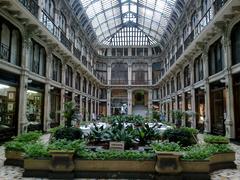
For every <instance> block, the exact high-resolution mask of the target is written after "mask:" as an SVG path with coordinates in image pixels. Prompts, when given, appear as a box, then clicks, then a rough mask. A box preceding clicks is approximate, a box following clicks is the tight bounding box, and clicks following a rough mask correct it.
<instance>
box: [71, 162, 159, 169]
mask: <svg viewBox="0 0 240 180" xmlns="http://www.w3.org/2000/svg"><path fill="white" fill-rule="evenodd" d="M74 163H75V171H104V172H110V171H112V172H114V171H115V172H155V169H154V167H155V161H154V160H152V161H151V160H149V161H144V160H141V161H140V160H139V161H137V160H135V161H134V160H81V159H77V160H75V162H74Z"/></svg>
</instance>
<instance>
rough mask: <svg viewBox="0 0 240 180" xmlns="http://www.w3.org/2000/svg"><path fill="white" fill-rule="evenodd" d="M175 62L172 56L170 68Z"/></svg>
mask: <svg viewBox="0 0 240 180" xmlns="http://www.w3.org/2000/svg"><path fill="white" fill-rule="evenodd" d="M174 62H175V56H173V57H172V58H171V59H170V66H172V65H173V64H174Z"/></svg>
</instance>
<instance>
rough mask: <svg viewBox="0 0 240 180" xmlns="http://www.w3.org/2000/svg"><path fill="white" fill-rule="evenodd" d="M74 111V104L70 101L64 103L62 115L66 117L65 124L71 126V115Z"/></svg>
mask: <svg viewBox="0 0 240 180" xmlns="http://www.w3.org/2000/svg"><path fill="white" fill-rule="evenodd" d="M74 112H75V104H74V103H73V102H72V101H68V102H65V103H64V111H63V117H64V118H65V119H66V122H65V126H66V127H71V121H72V116H73V114H74Z"/></svg>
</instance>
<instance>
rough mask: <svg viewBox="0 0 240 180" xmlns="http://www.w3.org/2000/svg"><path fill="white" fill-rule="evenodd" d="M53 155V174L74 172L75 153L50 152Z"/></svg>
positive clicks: (51, 166) (51, 168) (51, 167)
mask: <svg viewBox="0 0 240 180" xmlns="http://www.w3.org/2000/svg"><path fill="white" fill-rule="evenodd" d="M50 154H51V155H52V160H51V165H50V167H49V168H50V170H51V171H53V172H72V171H73V169H74V163H73V155H74V151H58V150H56V151H55V150H54V151H50Z"/></svg>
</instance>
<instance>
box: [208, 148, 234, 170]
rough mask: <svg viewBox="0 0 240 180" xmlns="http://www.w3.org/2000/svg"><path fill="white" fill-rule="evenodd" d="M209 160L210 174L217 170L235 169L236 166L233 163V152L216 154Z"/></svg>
mask: <svg viewBox="0 0 240 180" xmlns="http://www.w3.org/2000/svg"><path fill="white" fill-rule="evenodd" d="M209 160H210V172H212V171H215V170H219V169H226V168H231V169H235V168H236V164H235V163H234V161H235V152H228V153H217V154H214V155H213V156H211V157H210V158H209Z"/></svg>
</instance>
